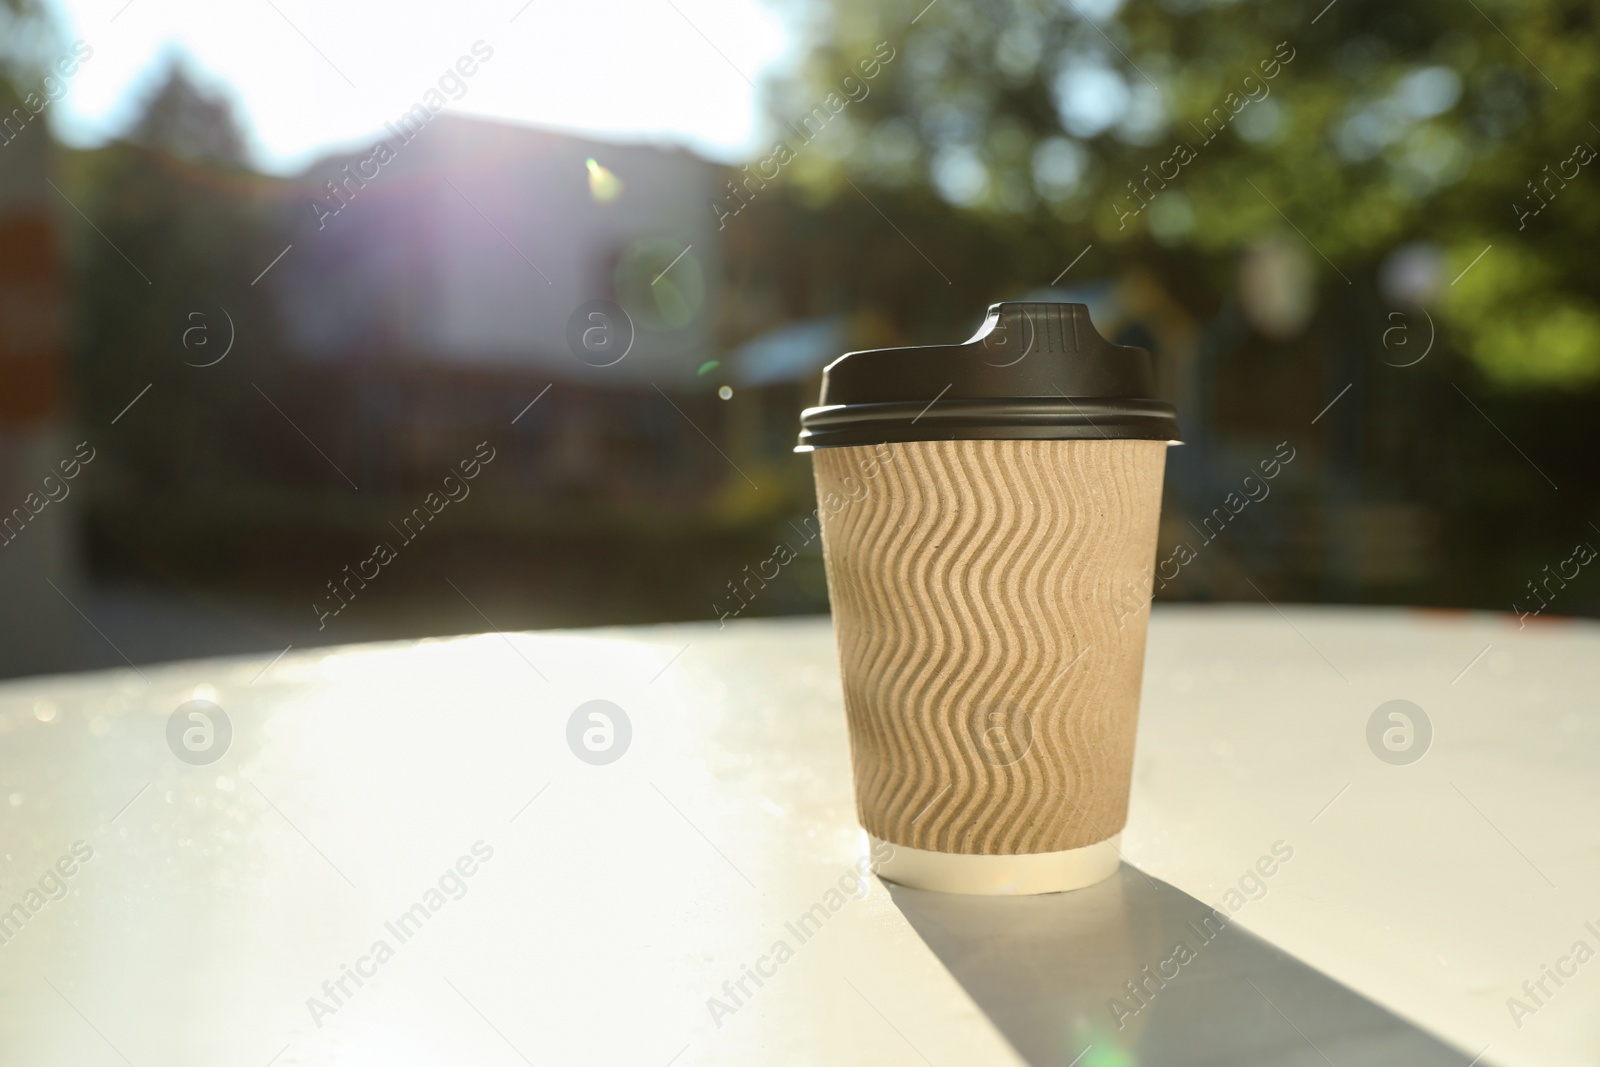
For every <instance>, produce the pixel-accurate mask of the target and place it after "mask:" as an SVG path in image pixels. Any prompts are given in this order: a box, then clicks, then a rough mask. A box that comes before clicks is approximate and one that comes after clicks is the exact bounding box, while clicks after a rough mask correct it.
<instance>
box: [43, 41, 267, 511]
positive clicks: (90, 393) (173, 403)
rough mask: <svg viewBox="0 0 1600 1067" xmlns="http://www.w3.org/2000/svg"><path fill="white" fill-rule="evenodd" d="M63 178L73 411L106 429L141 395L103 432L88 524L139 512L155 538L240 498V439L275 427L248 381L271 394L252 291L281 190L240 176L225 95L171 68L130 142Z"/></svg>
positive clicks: (70, 157) (263, 312)
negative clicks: (73, 290) (75, 211)
mask: <svg viewBox="0 0 1600 1067" xmlns="http://www.w3.org/2000/svg"><path fill="white" fill-rule="evenodd" d="M62 170H63V187H64V191H65V193H66V194H67V195H68V196H69V197H70V198H71V200H72V202H73V203H74V204H75V205H77V206H78V207H80V208H81V209H82V211H83V213H84V215H85V216H87V218H89V219H92V220H93V227H91V226H89V225H88V224H78V225H75V226H74V227H73V231H72V233H73V242H72V244H73V256H72V260H73V264H74V267H75V281H76V284H77V294H78V295H77V302H76V338H75V342H76V343H75V346H74V347H75V350H76V355H77V382H78V389H79V396H80V406H81V407H82V409H83V414H84V417H85V420H86V421H87V422H89V423H90V424H93V425H99V426H107V427H111V426H112V423H111V420H112V419H113V418H118V416H119V413H121V412H122V411H123V409H124V408H126V407H127V406H128V405H129V403H130V402H131V401H133V400H134V399H135V397H139V400H138V403H137V404H136V405H135V406H134V407H132V408H131V409H129V410H128V412H127V414H126V415H124V416H122V417H120V418H118V421H117V422H116V424H115V426H114V427H112V428H111V429H110V430H109V431H107V433H108V445H109V446H110V447H109V448H108V449H107V451H108V453H109V455H110V457H111V458H110V459H109V460H108V461H107V463H106V466H107V468H108V474H109V473H110V470H115V471H116V472H117V474H118V476H117V478H116V479H115V480H114V483H113V480H112V479H109V478H108V479H106V481H107V482H108V483H112V484H108V485H107V487H106V489H105V491H104V494H103V495H102V496H101V497H100V498H99V499H98V500H97V508H99V511H98V512H97V518H98V519H99V520H101V522H102V524H103V525H106V526H109V525H111V522H110V515H111V514H113V513H116V512H118V511H119V509H142V510H143V512H144V513H145V514H144V517H145V519H146V521H145V522H144V523H143V524H142V527H141V528H144V527H148V528H151V529H156V530H159V529H161V528H163V524H171V523H177V522H181V521H183V520H185V519H189V518H192V517H193V515H194V513H195V512H196V510H197V509H205V508H207V507H215V506H217V505H218V504H220V503H221V501H220V499H218V497H217V496H216V494H219V493H221V494H226V493H228V492H236V491H238V489H239V485H238V483H239V481H240V479H239V478H238V477H237V474H238V472H239V470H240V469H242V468H244V467H247V466H248V464H246V463H243V462H242V461H241V458H242V454H243V453H244V452H245V451H246V450H247V449H248V448H249V442H250V440H251V438H250V428H251V427H252V426H253V425H255V424H256V423H259V422H261V421H264V418H265V417H271V418H276V417H277V416H276V415H273V413H272V412H271V410H270V409H269V408H268V407H267V406H266V405H265V404H264V403H263V402H262V400H261V398H260V397H259V396H258V395H257V394H256V393H255V392H254V391H252V389H251V385H250V383H251V382H252V381H259V382H263V383H265V384H266V385H267V388H269V389H270V388H272V386H271V384H270V380H269V379H268V378H267V377H266V375H268V374H270V373H272V371H271V367H272V366H273V364H274V363H275V361H276V359H277V355H278V351H279V344H278V320H277V316H276V314H275V310H274V308H273V306H272V301H271V298H270V294H269V293H268V291H267V289H266V287H264V286H262V287H252V286H251V284H250V283H251V276H252V273H253V272H254V271H255V270H259V269H260V268H261V267H263V266H265V265H266V264H267V263H268V262H270V261H271V259H272V258H273V256H274V255H276V254H277V253H278V252H280V251H281V250H282V245H279V244H276V239H277V231H276V218H277V214H276V213H275V211H274V210H273V203H272V195H273V191H274V190H275V188H276V183H275V182H273V181H272V179H269V178H266V177H264V176H262V175H259V174H256V173H254V172H253V171H251V170H250V169H249V167H248V166H247V163H246V153H245V149H244V138H243V136H242V134H241V133H240V131H239V127H238V125H237V123H236V122H235V120H234V117H233V114H232V111H231V109H230V107H229V106H228V104H227V102H226V101H225V99H223V98H222V97H220V96H218V95H216V94H214V93H211V92H209V91H207V90H205V89H204V88H202V87H200V86H198V85H197V84H196V83H195V82H194V81H193V79H191V78H190V77H189V75H188V74H187V73H186V72H185V71H184V69H183V67H182V66H181V64H179V63H176V62H175V63H173V65H172V67H171V69H170V70H169V71H168V73H167V75H166V77H165V79H164V80H163V81H162V82H161V84H160V85H159V87H158V88H157V89H156V90H155V92H154V93H153V94H152V95H151V97H150V98H149V101H148V103H147V104H146V105H145V107H144V109H143V111H142V113H141V115H140V117H139V118H138V119H137V120H136V121H135V122H134V123H133V124H132V127H131V129H130V132H129V134H128V135H127V138H126V139H124V140H119V141H115V142H113V143H111V144H108V145H106V146H105V147H103V148H98V149H92V150H88V151H75V152H74V151H69V152H65V153H64V159H63V161H62ZM64 218H66V219H68V221H69V222H71V221H73V220H75V219H76V216H75V215H70V214H69V215H65V216H64ZM225 352H226V353H227V355H226V358H222V357H223V354H224V353H225ZM147 385H148V386H149V389H148V392H145V387H146V386H147ZM208 498H209V499H208ZM128 525H130V526H131V525H133V524H128Z"/></svg>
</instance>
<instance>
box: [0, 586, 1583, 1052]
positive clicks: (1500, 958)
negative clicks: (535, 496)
mask: <svg viewBox="0 0 1600 1067" xmlns="http://www.w3.org/2000/svg"><path fill="white" fill-rule="evenodd" d="M197 700H198V701H209V702H211V704H214V705H215V706H217V707H220V708H221V709H222V712H223V713H224V714H225V716H226V723H225V724H224V723H223V722H222V721H221V720H220V719H219V717H218V716H216V715H215V714H214V713H213V712H210V711H207V710H206V708H207V705H196V704H192V703H190V702H193V701H197ZM1396 700H1403V701H1408V702H1410V703H1409V704H1405V705H1393V704H1391V703H1390V702H1392V701H1396ZM595 701H604V702H607V703H605V704H594V703H592V702H595ZM1597 701H1600V626H1595V625H1593V624H1587V623H1565V624H1546V625H1542V626H1540V627H1538V628H1534V627H1531V626H1530V627H1529V628H1528V629H1526V630H1520V631H1519V630H1518V628H1517V624H1516V622H1515V620H1508V619H1506V618H1501V617H1496V616H1486V615H1485V616H1478V615H1473V616H1445V615H1437V614H1423V613H1415V612H1405V611H1379V610H1353V609H1352V610H1340V609H1335V610H1306V609H1294V608H1287V607H1286V608H1284V609H1283V610H1282V611H1281V612H1280V611H1279V610H1278V609H1276V608H1272V607H1268V606H1263V607H1261V608H1259V609H1256V608H1193V607H1175V608H1168V607H1158V609H1157V610H1156V612H1155V616H1154V619H1153V622H1152V627H1151V636H1150V645H1149V656H1148V662H1147V666H1146V674H1145V695H1144V706H1143V712H1142V718H1141V724H1140V734H1139V747H1138V757H1137V764H1136V771H1135V781H1134V794H1133V805H1132V811H1131V815H1130V819H1129V823H1128V826H1127V829H1126V831H1125V833H1124V837H1123V843H1124V857H1125V860H1126V861H1127V863H1126V864H1125V866H1124V867H1123V869H1122V871H1121V872H1120V873H1119V875H1118V876H1117V877H1116V878H1114V879H1112V880H1111V881H1110V882H1107V883H1103V884H1102V885H1101V886H1098V887H1095V888H1094V889H1091V890H1085V891H1083V892H1081V893H1074V894H1062V895H1056V896H1052V897H1044V898H1033V899H1015V900H975V899H972V898H953V897H941V896H938V895H935V894H924V893H916V892H912V891H907V890H902V889H899V888H891V887H886V886H884V885H883V884H882V883H879V882H877V881H875V880H872V879H870V878H862V877H860V876H859V873H858V872H859V869H860V863H861V860H862V858H863V854H864V840H863V836H862V834H861V833H860V831H859V830H858V829H857V827H856V824H855V818H854V811H853V807H852V802H851V794H850V778H849V762H848V751H847V747H846V737H845V730H844V722H843V713H842V706H841V696H840V685H839V679H838V673H837V667H836V660H835V653H834V648H833V638H832V632H831V629H830V627H829V625H828V623H827V621H826V620H825V619H817V620H796V621H774V622H741V623H736V624H730V625H728V626H727V627H726V628H722V629H719V628H718V627H717V626H716V625H715V624H711V625H684V626H669V627H652V628H635V629H615V630H595V631H583V632H557V633H539V634H504V635H501V634H487V635H480V636H475V637H465V638H453V639H441V640H434V641H422V642H409V643H403V644H392V645H370V646H359V647H350V648H342V649H331V650H311V651H298V650H296V651H291V652H289V653H288V654H286V655H284V656H282V657H281V658H279V659H277V660H275V661H273V660H272V658H271V657H260V658H255V659H228V660H209V661H197V662H191V663H182V664H173V665H167V666H160V667H145V668H141V669H140V670H139V671H134V670H131V669H130V670H122V671H113V672H104V673H97V674H85V675H77V676H66V677H52V678H40V679H30V680H25V681H19V682H12V683H7V684H5V685H3V686H0V847H3V852H4V855H3V860H4V863H3V866H0V1062H3V1063H7V1064H10V1063H17V1064H48V1063H71V1064H75V1065H77V1064H82V1065H88V1067H96V1065H101V1064H104V1065H107V1067H111V1065H116V1064H129V1065H132V1067H147V1065H148V1067H157V1065H161V1067H184V1065H189V1064H193V1065H197V1067H198V1065H205V1067H219V1065H226V1067H231V1065H240V1067H267V1065H268V1064H275V1065H282V1067H289V1065H302V1064H319V1065H321V1064H330V1065H366V1064H373V1065H383V1067H406V1065H410V1064H419V1065H420V1064H436V1063H462V1064H486V1065H500V1064H506V1065H510V1064H518V1063H546V1062H555V1063H607V1064H610V1063H629V1064H644V1065H647V1067H648V1065H661V1067H666V1065H669V1064H678V1065H687V1064H700V1063H730V1064H735V1063H736V1064H752V1063H760V1064H812V1063H828V1064H851V1063H861V1064H867V1063H870V1064H902V1063H903V1064H920V1063H928V1064H936V1065H939V1067H944V1065H955V1064H985V1065H987V1064H1008V1063H1011V1064H1018V1063H1029V1064H1036V1065H1042V1064H1059V1065H1063V1067H1064V1065H1066V1064H1068V1063H1070V1062H1073V1061H1074V1057H1077V1061H1076V1062H1077V1063H1079V1064H1082V1065H1083V1067H1090V1065H1098V1067H1110V1065H1113V1064H1132V1063H1148V1064H1172V1063H1283V1064H1299V1063H1306V1064H1311V1063H1317V1064H1320V1063H1324V1062H1327V1063H1333V1064H1337V1065H1339V1067H1344V1065H1345V1064H1351V1065H1354V1064H1364V1063H1375V1062H1382V1063H1388V1062H1393V1063H1426V1064H1432V1063H1440V1064H1448V1063H1457V1064H1461V1065H1463V1067H1464V1065H1465V1064H1467V1063H1468V1062H1470V1061H1472V1060H1473V1058H1474V1057H1479V1058H1478V1060H1477V1062H1479V1063H1498V1064H1529V1065H1533V1064H1539V1065H1558V1067H1559V1065H1562V1064H1580V1063H1595V1062H1600V1011H1597V1008H1600V963H1592V962H1591V958H1590V957H1591V956H1592V955H1593V953H1594V951H1595V950H1600V933H1597V932H1596V931H1600V894H1597V893H1596V889H1597V888H1600V776H1597V774H1596V771H1595V768H1596V767H1597V766H1600V708H1597V706H1596V705H1597ZM197 708H198V709H200V712H201V718H193V717H191V716H190V714H189V713H190V712H193V711H195V710H196V709H197ZM1380 709H1383V710H1382V711H1381V713H1380ZM1397 710H1398V711H1399V713H1400V714H1401V716H1402V717H1401V718H1399V719H1396V718H1393V717H1392V716H1393V714H1394V713H1395V712H1396V711H1397ZM175 713H176V721H174V715H175ZM1375 713H1379V714H1378V715H1377V718H1376V720H1374V715H1375ZM596 714H599V715H600V716H601V717H599V718H596V717H594V716H595V715H596ZM230 734H231V736H229V735H230ZM1419 753H1420V758H1418V756H1419ZM208 760H209V761H210V762H206V761H208ZM8 909H9V910H8ZM19 909H20V910H19ZM1180 943H1181V944H1182V946H1183V949H1184V951H1182V952H1180V951H1178V948H1179V944H1180ZM1579 943H1583V944H1585V945H1587V946H1588V949H1589V951H1588V952H1587V953H1584V952H1580V951H1579V950H1578V949H1577V947H1576V946H1577V945H1578V944H1579ZM1580 956H1581V957H1582V959H1581V960H1580V959H1579V957H1580ZM1552 976H1553V977H1552ZM1525 983H1527V985H1526V986H1525ZM1512 998H1515V999H1514V1000H1513V999H1512ZM1518 1004H1521V1005H1522V1007H1521V1008H1519V1007H1518V1006H1517V1005H1518Z"/></svg>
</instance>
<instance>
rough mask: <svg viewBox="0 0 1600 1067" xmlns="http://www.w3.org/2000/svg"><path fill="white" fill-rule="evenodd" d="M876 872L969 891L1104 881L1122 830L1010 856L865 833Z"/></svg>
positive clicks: (923, 885) (1059, 889)
mask: <svg viewBox="0 0 1600 1067" xmlns="http://www.w3.org/2000/svg"><path fill="white" fill-rule="evenodd" d="M868 840H869V843H870V844H871V846H872V854H873V855H875V856H876V855H880V854H882V853H884V852H885V850H887V853H888V854H887V855H885V856H884V858H883V859H882V860H875V861H874V862H873V864H872V869H873V871H874V872H875V873H876V874H877V875H878V877H880V878H882V879H884V880H885V881H888V882H894V883H896V884H897V885H903V886H906V887H907V888H909V889H929V890H933V891H934V892H937V893H961V894H966V895H968V896H991V897H998V896H1031V895H1035V894H1039V893H1064V892H1068V891H1070V890H1073V889H1083V888H1086V887H1088V886H1091V885H1094V884H1095V883H1096V882H1103V881H1105V880H1106V879H1107V878H1110V877H1111V876H1112V875H1113V874H1114V873H1116V870H1117V867H1118V865H1119V864H1120V863H1121V861H1122V856H1121V852H1120V848H1119V846H1120V843H1121V840H1122V834H1121V833H1120V832H1119V833H1115V834H1112V835H1111V836H1110V837H1108V838H1106V839H1105V840H1104V841H1096V842H1095V843H1094V844H1092V845H1085V846H1083V847H1082V848H1069V849H1066V850H1064V851H1061V852H1024V853H1018V854H1015V855H1009V856H973V855H966V854H962V853H955V852H930V851H927V850H926V849H920V848H911V847H910V846H908V845H896V844H893V843H891V842H886V841H880V840H879V839H878V838H876V837H873V836H871V835H870V834H869V835H868Z"/></svg>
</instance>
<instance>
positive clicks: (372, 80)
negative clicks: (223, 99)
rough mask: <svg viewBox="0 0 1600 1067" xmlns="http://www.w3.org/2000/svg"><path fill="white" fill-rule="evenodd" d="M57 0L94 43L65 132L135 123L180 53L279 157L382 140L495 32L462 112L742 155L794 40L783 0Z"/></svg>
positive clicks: (59, 121) (74, 85) (263, 159)
mask: <svg viewBox="0 0 1600 1067" xmlns="http://www.w3.org/2000/svg"><path fill="white" fill-rule="evenodd" d="M54 2H55V4H56V7H57V10H58V12H59V13H60V15H61V17H62V21H63V22H64V24H65V28H66V32H67V39H68V40H69V41H71V40H75V39H78V38H82V39H84V40H85V41H87V42H88V44H89V45H90V46H91V47H92V48H93V49H94V54H93V56H92V57H91V58H90V59H89V60H88V61H87V62H85V63H84V64H83V65H82V67H81V69H80V70H79V71H78V72H77V73H76V74H74V75H73V76H72V77H71V78H70V79H69V80H68V87H69V91H68V93H67V95H66V96H65V97H64V98H63V99H62V100H60V101H59V102H58V103H55V104H52V105H51V110H52V111H53V112H54V114H53V116H52V117H53V120H54V122H55V128H56V130H57V131H58V133H59V135H60V136H61V137H62V138H63V139H64V140H66V141H67V142H68V143H70V144H74V145H78V146H88V145H97V144H100V143H103V142H104V141H105V140H106V139H107V138H108V137H111V136H114V135H116V134H119V133H121V132H122V131H123V130H125V129H126V128H127V127H128V125H129V124H130V123H131V122H132V120H133V117H134V116H135V115H136V114H137V112H138V108H139V105H140V103H141V101H142V100H143V99H144V98H145V97H146V96H148V94H149V93H150V92H151V91H153V89H154V88H155V84H156V82H157V80H158V79H159V76H160V75H161V74H162V73H163V72H164V71H165V69H166V66H167V63H168V61H169V60H170V58H171V57H172V56H174V55H178V56H182V57H183V58H184V59H185V60H186V61H187V62H188V65H189V67H190V69H191V71H192V72H194V73H195V74H196V75H197V76H199V77H200V78H201V79H202V80H203V81H205V82H208V83H209V84H210V85H212V86H214V87H218V88H221V89H223V90H224V91H225V92H226V93H227V95H228V96H230V97H231V98H232V100H233V102H234V104H235V110H236V112H237V113H238V115H239V117H240V119H241V121H242V123H243V125H244V127H245V131H246V134H247V136H248V138H249V140H250V143H251V145H252V148H253V150H254V153H255V157H256V162H257V164H258V165H260V166H262V167H265V168H266V169H268V170H272V171H277V172H287V171H292V170H297V169H299V168H300V167H301V166H302V165H303V164H304V163H306V162H307V161H308V160H310V159H311V158H313V157H315V156H317V155H320V154H322V153H323V152H325V151H327V150H328V149H330V148H333V147H344V146H352V145H356V144H359V143H360V142H364V141H370V140H372V139H373V137H374V135H375V134H378V133H379V132H380V131H381V130H382V128H383V124H384V123H385V122H388V121H391V120H393V119H394V118H396V117H397V116H398V115H400V114H401V113H402V112H404V111H405V110H406V109H407V108H409V107H410V106H411V105H413V104H415V103H416V102H418V101H419V100H420V99H421V98H422V95H423V93H424V92H426V91H427V90H429V89H431V88H434V87H436V86H437V85H438V83H439V79H440V77H441V76H444V75H446V73H447V71H448V70H449V68H451V66H452V65H453V64H455V63H456V61H457V59H458V58H459V57H462V56H469V55H470V54H471V48H472V45H473V44H474V42H476V41H480V40H481V41H482V42H484V45H483V46H480V51H482V50H483V48H484V46H487V48H489V49H492V50H493V56H492V58H490V59H489V60H488V61H487V62H484V63H482V64H481V65H480V66H479V69H478V70H477V72H476V73H475V74H473V75H472V76H471V77H469V78H465V79H462V80H463V81H464V83H465V91H464V95H461V97H460V99H459V100H452V101H451V102H450V104H449V108H450V109H451V110H453V111H455V112H457V113H460V114H468V115H478V116H483V117H489V118H497V119H503V120H508V121H513V122H522V123H529V124H534V125H540V126H552V127H558V128H564V129H569V130H574V131H578V132H583V133H588V134H594V135H598V136H600V137H602V138H607V139H616V140H622V139H651V140H667V141H674V142H678V143H682V144H686V145H688V146H690V147H692V148H694V149H696V150H698V151H700V152H701V153H703V154H706V155H709V156H712V157H714V158H719V159H724V160H732V159H736V158H742V157H744V156H745V155H746V154H747V153H748V152H750V151H752V150H753V149H754V148H755V147H756V146H757V144H758V143H760V141H761V140H762V139H763V136H764V132H765V130H766V123H765V120H764V117H763V115H762V112H761V109H760V107H759V102H758V98H757V94H756V92H755V90H754V89H753V88H752V87H751V85H750V81H754V82H756V83H758V84H759V83H760V82H761V79H762V74H763V73H764V72H766V71H768V70H770V69H773V68H775V67H781V66H783V65H786V64H787V63H788V62H790V61H791V60H792V58H793V55H792V52H793V48H794V44H793V41H792V39H791V34H790V32H789V28H788V26H787V24H786V23H785V22H784V21H783V20H782V19H781V18H780V17H779V15H778V14H777V12H776V11H775V10H774V9H773V7H772V6H770V4H769V3H768V2H767V0H532V2H528V0H432V2H416V0H382V2H380V0H364V2H357V3H351V2H348V0H346V2H341V3H327V2H325V0H223V2H219V0H131V2H130V0H54ZM524 5H526V6H524ZM719 52H720V53H721V54H719ZM736 68H737V69H736ZM747 78H748V79H749V81H747V80H746V79H747ZM447 83H448V78H447ZM449 88H451V86H449V85H448V84H447V89H449ZM456 91H457V92H460V90H456ZM447 95H448V93H447Z"/></svg>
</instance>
